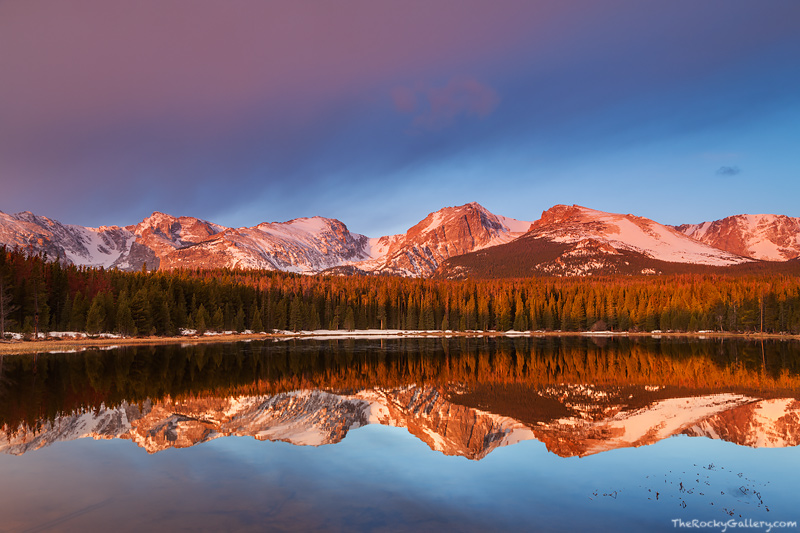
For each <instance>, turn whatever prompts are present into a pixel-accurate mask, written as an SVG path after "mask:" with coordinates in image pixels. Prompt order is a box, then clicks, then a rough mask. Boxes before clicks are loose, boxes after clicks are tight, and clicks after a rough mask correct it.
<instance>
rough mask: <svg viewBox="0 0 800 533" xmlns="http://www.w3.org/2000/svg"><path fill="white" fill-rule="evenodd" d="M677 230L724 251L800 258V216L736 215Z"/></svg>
mask: <svg viewBox="0 0 800 533" xmlns="http://www.w3.org/2000/svg"><path fill="white" fill-rule="evenodd" d="M675 229H676V230H678V231H680V232H681V233H684V234H685V235H688V236H689V237H692V238H693V239H697V240H699V241H701V242H704V243H706V244H708V245H710V246H714V247H716V248H719V249H720V250H726V251H728V252H731V253H734V254H737V255H741V256H744V257H750V258H752V259H761V260H763V261H787V260H789V259H794V258H796V257H800V218H792V217H787V216H784V215H735V216H732V217H727V218H723V219H721V220H715V221H713V222H703V223H701V224H683V225H681V226H676V227H675Z"/></svg>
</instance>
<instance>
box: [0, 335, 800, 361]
mask: <svg viewBox="0 0 800 533" xmlns="http://www.w3.org/2000/svg"><path fill="white" fill-rule="evenodd" d="M452 337H509V338H514V337H592V338H594V337H599V338H608V337H653V338H656V339H659V338H683V337H685V338H690V339H699V340H708V339H742V340H784V341H791V340H800V335H792V334H782V333H731V332H724V331H723V332H719V331H717V332H709V331H704V332H658V333H656V332H627V331H413V330H409V331H406V330H355V331H343V330H339V331H335V330H321V331H300V332H288V331H286V332H280V333H233V334H217V335H203V336H198V335H184V336H173V337H121V338H107V337H104V338H91V337H83V338H75V337H70V338H58V337H51V338H46V339H40V340H36V341H34V340H11V341H9V340H4V341H0V355H13V354H25V353H75V352H81V351H85V350H89V349H92V348H100V349H113V348H121V347H123V346H159V345H169V344H182V345H195V344H213V343H232V342H244V341H263V340H289V339H309V340H310V339H313V340H325V339H329V340H341V339H357V338H364V339H396V338H452Z"/></svg>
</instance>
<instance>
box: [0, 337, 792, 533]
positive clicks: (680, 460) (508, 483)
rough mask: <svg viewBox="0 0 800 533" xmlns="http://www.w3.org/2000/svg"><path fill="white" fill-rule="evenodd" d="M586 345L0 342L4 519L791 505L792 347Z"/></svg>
mask: <svg viewBox="0 0 800 533" xmlns="http://www.w3.org/2000/svg"><path fill="white" fill-rule="evenodd" d="M603 343H604V345H598V343H597V342H596V340H592V339H582V338H569V339H552V338H547V339H513V340H510V339H468V340H465V339H450V340H448V339H444V340H442V339H427V340H410V339H397V340H392V341H383V342H380V341H366V342H363V341H362V342H357V341H351V342H347V341H335V342H294V341H291V342H280V343H249V344H235V345H234V344H232V345H216V346H196V347H186V348H180V347H150V348H135V349H132V348H125V349H119V350H114V351H109V352H99V351H92V352H86V353H83V354H51V355H46V354H41V355H39V356H37V357H36V359H35V360H34V358H33V357H32V356H30V355H25V356H22V355H20V356H6V357H4V358H2V360H0V422H2V427H3V431H4V434H3V435H2V438H0V448H1V449H2V451H4V452H5V453H4V454H0V473H1V474H2V478H3V481H4V484H5V486H6V487H13V488H14V490H8V491H6V492H5V494H4V497H3V498H1V499H0V516H3V527H4V528H6V529H10V530H64V531H81V530H105V529H111V528H113V529H115V530H117V531H142V530H148V531H174V530H176V529H184V530H240V531H249V530H252V531H263V530H265V529H279V530H359V531H374V530H414V531H442V530H445V529H446V530H451V529H452V530H460V531H485V530H515V531H529V530H540V531H563V530H592V531H619V530H631V531H643V530H647V531H674V530H675V529H676V527H675V526H674V524H673V520H675V519H682V520H692V519H699V520H710V519H716V520H727V519H730V518H735V519H743V520H746V519H750V520H769V521H782V520H786V521H791V520H797V519H798V516H797V513H796V511H795V508H796V502H795V500H796V494H797V491H798V490H800V486H799V485H798V481H797V479H796V477H795V476H794V474H793V472H795V471H796V470H797V469H798V468H800V455H799V454H798V453H797V452H798V449H797V448H796V446H797V444H798V438H800V437H799V436H800V402H798V399H797V391H798V390H800V387H798V385H800V381H799V380H798V364H799V363H798V360H799V359H800V358H798V357H797V353H798V350H797V345H796V344H793V343H765V350H764V356H763V359H762V352H761V346H760V344H756V343H747V342H729V341H724V342H722V343H720V342H713V341H712V342H700V343H698V342H682V341H670V340H657V339H641V340H632V339H607V340H605V341H603V342H600V343H599V344H603ZM82 437H93V439H88V438H82ZM667 437H672V438H667ZM698 437H707V438H698ZM95 439H97V440H95ZM200 443H203V445H198V444H200ZM334 443H335V445H328V444H334ZM511 444H514V445H513V446H511ZM431 449H433V450H437V451H438V452H441V453H438V452H435V453H432V452H431ZM32 450H36V452H35V453H26V452H30V451H32ZM143 450H146V451H147V452H151V453H149V454H148V453H144V452H143ZM600 452H602V453H600ZM787 473H788V474H787ZM795 529H796V526H795ZM778 530H781V529H780V528H779V529H773V531H778Z"/></svg>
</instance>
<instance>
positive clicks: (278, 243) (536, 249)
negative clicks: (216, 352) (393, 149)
mask: <svg viewBox="0 0 800 533" xmlns="http://www.w3.org/2000/svg"><path fill="white" fill-rule="evenodd" d="M0 244H4V245H6V246H9V247H12V248H13V247H19V248H21V249H23V250H27V251H29V252H31V253H46V254H47V255H48V257H50V258H52V259H58V260H60V261H63V262H66V263H72V264H76V265H86V266H93V267H105V268H119V269H121V270H139V269H141V268H142V267H145V266H146V268H148V269H150V270H153V269H167V270H168V269H175V268H242V269H266V270H281V271H287V272H297V273H304V274H318V273H330V274H338V275H356V274H360V275H369V274H394V275H401V276H413V277H430V276H434V275H435V276H438V277H444V278H459V277H466V276H483V277H485V276H490V277H492V276H494V277H503V276H528V275H558V276H564V275H567V276H575V275H597V274H614V273H622V274H658V273H671V272H682V271H684V270H686V266H687V265H690V266H692V267H704V268H707V269H717V268H728V267H736V266H742V265H755V264H760V263H759V262H760V261H763V260H768V261H780V262H783V263H789V262H791V261H792V260H797V258H798V257H800V219H795V218H789V217H786V216H778V215H737V216H734V217H729V218H726V219H723V220H719V221H715V222H706V223H703V224H696V225H683V226H676V227H671V226H665V225H662V224H659V223H657V222H655V221H653V220H649V219H646V218H642V217H637V216H634V215H623V214H615V213H606V212H602V211H597V210H593V209H589V208H586V207H581V206H575V205H573V206H566V205H557V206H554V207H552V208H551V209H548V210H547V211H544V212H543V213H542V216H541V218H540V219H539V220H536V221H535V222H528V221H519V220H515V219H511V218H507V217H503V216H499V215H495V214H493V213H491V212H489V211H488V210H487V209H485V208H484V207H482V206H481V205H479V204H477V203H470V204H466V205H462V206H457V207H446V208H444V209H441V210H439V211H436V212H434V213H431V214H429V215H428V216H427V217H426V218H425V219H423V220H422V221H420V222H419V223H417V224H416V225H414V226H412V227H411V228H410V229H409V230H408V231H406V232H405V233H403V234H398V235H390V236H383V237H375V238H370V237H367V236H365V235H360V234H357V233H351V232H350V231H349V230H348V229H347V226H345V224H344V223H342V222H340V221H338V220H335V219H329V218H323V217H311V218H298V219H294V220H290V221H288V222H271V223H262V224H258V225H257V226H253V227H245V228H227V227H223V226H220V225H218V224H214V223H211V222H208V221H205V220H200V219H197V218H192V217H174V216H170V215H167V214H164V213H153V215H151V216H150V217H148V218H146V219H144V220H143V221H142V222H140V223H138V224H135V225H131V226H125V227H119V226H104V227H100V228H86V227H82V226H74V225H66V224H62V223H60V222H58V221H55V220H52V219H49V218H47V217H43V216H38V215H34V214H33V213H29V212H24V213H17V214H15V215H8V214H5V213H2V212H0Z"/></svg>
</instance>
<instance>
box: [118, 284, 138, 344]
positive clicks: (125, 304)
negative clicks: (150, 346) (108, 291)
mask: <svg viewBox="0 0 800 533" xmlns="http://www.w3.org/2000/svg"><path fill="white" fill-rule="evenodd" d="M116 324H117V325H116V328H115V329H116V331H117V333H119V334H121V335H136V324H135V323H134V321H133V315H132V314H131V307H130V300H129V299H128V293H127V291H122V292H121V293H120V295H119V298H118V300H117V316H116Z"/></svg>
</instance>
